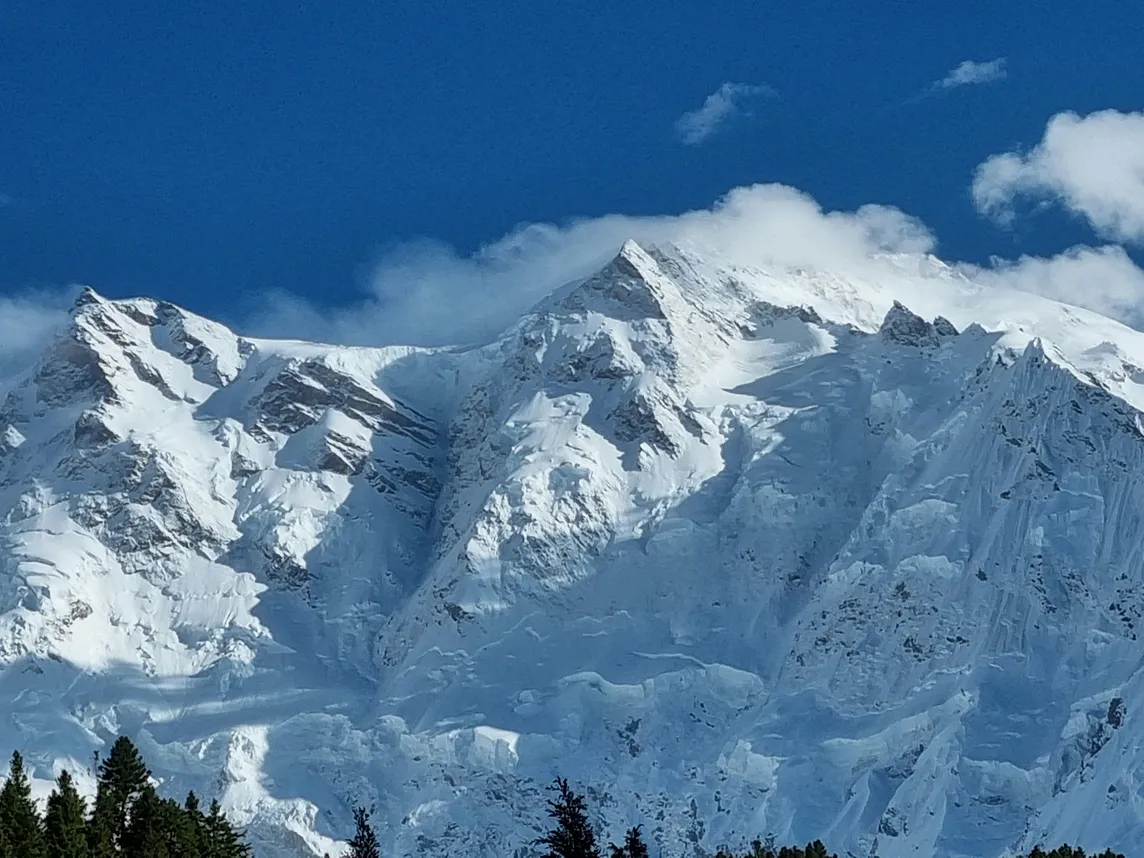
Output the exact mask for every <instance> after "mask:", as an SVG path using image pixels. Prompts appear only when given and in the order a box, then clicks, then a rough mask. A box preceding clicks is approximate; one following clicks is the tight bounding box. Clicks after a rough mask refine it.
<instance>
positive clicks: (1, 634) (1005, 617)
mask: <svg viewBox="0 0 1144 858" xmlns="http://www.w3.org/2000/svg"><path fill="white" fill-rule="evenodd" d="M898 301H901V303H898ZM907 307H908V308H907ZM2 391H3V396H4V400H3V404H2V405H0V563H2V564H3V567H2V570H0V666H2V668H3V672H2V673H0V699H5V700H10V701H12V702H11V703H10V704H7V705H6V707H5V708H3V709H2V710H0V714H2V715H3V718H2V719H0V744H2V745H3V746H5V747H7V746H19V747H21V748H23V749H24V750H25V752H26V756H27V757H28V758H29V762H30V763H31V765H32V766H33V767H34V775H35V776H36V778H37V781H36V783H37V787H38V788H39V789H40V790H41V792H43V791H46V790H47V788H48V781H49V780H50V779H51V778H52V777H53V775H54V772H55V771H57V770H58V769H59V768H60V767H63V766H69V767H72V768H74V769H78V770H79V773H80V774H81V776H82V777H81V780H83V778H85V777H86V778H88V779H89V778H90V773H88V771H87V770H88V767H89V766H90V764H91V755H92V752H93V751H95V750H100V749H103V748H104V747H105V746H106V744H107V742H108V740H109V739H111V738H113V737H114V736H115V735H116V734H117V733H120V732H124V733H127V734H128V735H130V736H132V737H134V738H135V739H136V740H137V741H138V743H139V744H140V746H141V747H142V749H143V751H144V753H145V755H146V756H147V758H148V759H149V760H150V761H151V762H152V764H153V767H154V769H155V772H156V775H157V776H158V777H160V778H161V779H162V780H163V781H164V785H165V789H169V790H171V791H174V792H182V791H185V790H186V789H190V788H194V789H195V790H197V791H199V792H200V793H202V794H205V795H208V796H218V797H219V798H220V800H221V801H222V802H223V804H224V806H226V807H227V808H228V809H229V810H230V811H231V812H232V813H233V814H234V815H235V816H236V817H237V818H238V819H239V821H240V822H242V823H244V824H247V825H249V827H250V832H251V835H252V837H253V838H254V839H255V840H256V842H257V846H258V850H259V854H260V855H263V856H287V855H291V856H294V855H298V856H301V855H310V854H321V853H322V852H323V851H325V850H332V849H335V848H336V843H335V841H336V840H337V839H340V838H344V837H346V836H347V835H348V833H349V828H350V816H349V809H350V807H351V806H352V805H354V804H356V803H364V804H367V805H368V804H373V805H376V808H377V816H376V819H377V821H378V822H379V825H380V828H381V832H380V833H381V835H382V839H383V842H384V843H385V845H386V854H401V855H404V854H413V853H417V854H428V855H434V854H442V855H443V854H445V853H446V852H450V853H457V852H461V853H464V854H471V855H489V856H491V855H494V854H495V855H501V854H505V853H507V852H516V851H517V850H524V849H525V847H526V846H527V843H528V841H529V840H531V839H532V838H533V837H535V833H536V831H538V830H539V826H540V825H542V824H543V819H542V798H543V794H544V793H543V790H544V787H545V785H546V784H547V783H548V782H549V781H550V780H551V778H552V777H553V776H554V775H555V774H557V773H559V774H563V775H565V776H567V777H569V778H570V779H572V780H573V781H574V782H576V783H577V784H579V785H580V786H581V787H582V788H584V789H585V790H586V791H587V792H588V793H589V794H590V796H591V798H592V803H593V807H594V808H595V809H596V812H597V813H598V815H599V819H598V821H599V823H600V826H601V829H602V831H603V832H604V833H606V834H608V835H611V836H613V837H618V835H619V833H620V830H621V829H622V828H624V827H626V826H628V825H630V824H634V823H636V822H644V823H645V830H646V831H647V833H648V834H649V836H650V837H651V839H652V840H654V841H655V842H656V843H657V844H658V848H659V850H660V851H661V852H662V854H663V855H665V856H672V858H674V856H683V855H700V854H703V853H705V852H712V851H714V849H715V848H716V847H717V846H719V845H723V844H728V845H742V844H744V843H746V842H747V841H749V840H750V839H751V838H753V837H755V836H760V835H761V836H766V835H773V836H774V837H775V838H776V839H777V840H778V841H795V840H797V841H806V840H808V839H813V838H815V837H822V838H823V839H825V840H826V841H827V842H828V843H829V845H830V846H831V848H833V849H836V850H839V851H840V852H841V851H843V850H847V851H850V852H852V853H853V854H855V855H878V856H884V858H894V856H906V855H910V856H913V855H918V854H922V855H939V856H962V855H964V856H993V855H1002V854H1004V853H1005V852H1006V850H1013V849H1019V848H1026V847H1028V846H1031V845H1032V844H1034V843H1036V842H1045V843H1050V842H1053V843H1055V842H1058V841H1062V840H1069V841H1071V842H1079V843H1080V844H1081V845H1083V846H1085V847H1088V848H1097V847H1099V848H1101V849H1103V848H1104V847H1105V846H1111V847H1113V848H1119V849H1123V850H1129V849H1131V848H1132V847H1134V846H1135V844H1136V843H1138V842H1139V840H1140V839H1141V837H1142V836H1144V748H1142V747H1141V745H1142V742H1141V740H1140V739H1139V738H1138V733H1139V731H1138V730H1134V729H1133V725H1134V722H1135V719H1136V718H1137V717H1138V715H1137V713H1139V712H1140V711H1142V707H1144V673H1142V672H1141V669H1140V668H1141V658H1142V656H1144V642H1141V641H1140V640H1138V635H1139V634H1140V632H1141V631H1142V629H1144V626H1142V611H1144V590H1142V588H1141V577H1142V576H1144V565H1142V563H1144V561H1142V557H1141V545H1142V542H1141V531H1142V524H1144V523H1142V520H1141V511H1142V509H1144V488H1141V486H1144V480H1142V479H1141V476H1142V471H1144V439H1142V437H1141V435H1142V423H1141V416H1140V409H1144V334H1141V333H1139V332H1137V331H1134V330H1131V329H1128V328H1125V327H1123V326H1121V325H1119V324H1117V323H1115V322H1112V321H1110V320H1108V319H1105V318H1102V317H1100V316H1096V315H1094V314H1092V313H1089V312H1086V311H1083V310H1080V309H1077V308H1073V307H1068V306H1065V305H1062V304H1058V303H1054V302H1051V301H1048V300H1045V299H1041V298H1038V297H1036V296H1032V295H1026V294H1019V293H1007V292H1003V291H1000V290H996V289H994V290H986V289H982V288H979V287H976V286H974V285H973V284H972V283H970V282H968V281H966V280H965V279H964V278H962V277H960V276H959V275H958V274H957V273H955V272H954V271H952V270H950V269H948V268H947V267H945V266H944V265H942V263H940V262H939V261H937V260H935V259H932V258H922V257H893V258H884V259H881V260H878V261H877V264H876V265H875V266H873V267H872V268H871V273H870V274H869V276H868V277H866V278H856V277H853V276H851V277H847V278H841V277H837V276H833V275H831V274H830V273H828V272H812V271H800V270H781V269H774V270H765V271H764V270H745V269H739V268H734V267H732V266H730V265H727V264H725V263H722V262H720V261H719V260H717V259H714V258H713V257H712V256H710V255H709V254H706V253H704V252H702V251H699V250H697V249H696V248H690V247H683V246H673V247H669V248H662V249H658V250H648V249H644V248H640V247H639V246H637V245H635V244H633V243H630V242H629V243H628V244H627V245H625V246H624V248H623V249H622V251H621V252H620V254H619V255H618V256H617V258H616V259H615V260H614V261H613V262H612V263H610V264H609V265H608V266H607V267H606V268H604V269H603V270H602V271H600V272H599V273H598V274H596V275H594V276H593V277H590V278H588V279H587V280H585V281H583V282H581V283H576V284H573V285H571V286H569V287H568V288H566V289H564V290H562V291H561V292H559V293H557V294H554V295H552V296H550V297H549V298H548V299H546V300H545V301H544V302H542V303H541V304H540V305H539V306H537V307H536V308H535V309H534V310H533V311H532V312H531V313H529V314H528V315H527V316H525V317H524V318H522V319H521V320H520V321H519V322H518V323H517V324H516V325H514V326H513V327H512V328H511V329H510V330H508V331H506V332H505V333H504V334H503V335H502V336H501V337H500V338H498V339H497V340H496V341H495V342H493V343H491V344H489V345H487V346H485V347H482V348H479V349H468V350H460V349H454V350H450V349H439V350H423V349H409V348H388V349H351V348H340V347H332V346H321V345H314V344H307V343H293V342H271V341H260V340H250V339H245V338H242V337H239V336H237V335H235V334H234V333H232V332H230V331H229V330H227V329H225V328H223V327H222V326H219V325H217V324H214V323H212V322H209V321H207V320H204V319H201V318H198V317H195V316H193V315H191V314H189V313H186V312H184V311H182V310H180V309H178V308H176V307H173V306H171V305H168V304H164V303H161V302H155V301H150V300H144V299H139V300H133V301H108V300H105V299H102V298H100V297H99V296H97V295H95V294H93V293H90V292H89V293H85V294H84V296H83V297H82V298H81V299H80V300H79V301H78V302H77V305H76V308H75V310H74V313H73V321H72V324H71V326H70V328H69V330H68V331H67V332H65V333H64V334H63V335H62V336H61V337H60V338H59V339H58V340H57V341H55V342H54V343H52V344H50V345H49V346H48V347H47V348H46V349H45V352H44V355H43V357H42V359H41V360H40V361H39V363H38V364H37V365H36V366H35V367H34V368H32V369H30V370H29V371H28V372H27V373H25V374H24V375H22V376H20V377H17V378H12V379H8V380H6V381H5V382H4V385H3V388H2ZM520 854H524V852H523V851H522V852H521V853H520Z"/></svg>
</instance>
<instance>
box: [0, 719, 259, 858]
mask: <svg viewBox="0 0 1144 858" xmlns="http://www.w3.org/2000/svg"><path fill="white" fill-rule="evenodd" d="M98 773H99V782H98V785H97V788H96V798H95V803H94V806H93V808H92V813H91V816H90V817H87V816H86V808H85V802H84V800H83V798H82V797H81V796H80V794H79V792H78V791H77V790H76V788H75V783H74V781H73V780H72V776H71V774H70V773H69V772H66V771H65V772H61V773H60V776H59V777H58V778H57V779H56V787H55V789H54V790H53V791H52V794H51V795H50V796H48V801H47V806H46V812H45V814H44V818H43V819H42V820H41V818H40V816H39V814H38V813H37V810H36V806H35V804H34V803H33V802H32V798H31V789H30V785H29V783H28V777H27V775H26V774H25V772H24V761H23V758H22V757H21V756H20V755H19V754H18V753H17V754H13V755H12V766H11V769H10V771H9V773H8V778H7V780H6V781H5V783H4V786H3V788H0V858H250V855H251V850H250V846H249V845H247V844H246V842H245V839H244V835H243V833H242V832H241V831H239V830H238V829H236V828H235V827H234V826H233V825H232V824H231V823H230V820H228V819H227V818H226V816H225V814H223V812H222V808H221V807H219V804H218V802H217V801H216V802H212V803H211V807H210V811H209V812H208V813H203V812H202V810H201V809H200V807H199V800H198V798H196V797H195V794H194V793H191V794H189V795H188V796H187V798H186V801H185V803H184V804H182V805H180V804H179V803H178V802H176V801H172V800H171V799H169V798H164V797H163V796H160V795H159V793H158V792H157V791H156V790H155V788H154V786H153V785H152V784H151V782H150V781H151V773H150V772H149V771H148V770H147V766H146V764H145V763H144V762H143V758H142V757H141V756H140V755H139V752H138V750H136V748H135V746H134V745H132V744H131V742H130V741H128V740H127V739H125V738H120V739H119V740H118V741H117V742H116V743H115V745H114V746H113V747H112V749H111V752H110V754H109V755H108V757H107V759H105V760H104V761H103V762H102V763H100V764H99V766H98Z"/></svg>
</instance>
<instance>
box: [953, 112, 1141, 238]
mask: <svg viewBox="0 0 1144 858" xmlns="http://www.w3.org/2000/svg"><path fill="white" fill-rule="evenodd" d="M973 199H974V202H975V203H976V205H977V208H978V210H979V211H981V212H982V213H983V214H986V215H988V216H989V217H992V218H994V219H995V220H997V221H998V222H1000V223H1008V222H1010V221H1011V220H1012V219H1013V217H1014V215H1015V205H1016V203H1017V202H1018V201H1020V200H1022V199H1032V200H1038V199H1040V200H1050V201H1054V202H1057V203H1059V204H1061V205H1063V206H1064V207H1065V208H1066V209H1068V210H1069V211H1071V212H1073V213H1074V214H1077V215H1079V216H1080V217H1083V218H1084V219H1086V220H1087V221H1088V222H1089V224H1090V225H1091V226H1092V228H1093V229H1094V230H1095V231H1096V233H1097V234H1098V235H1100V236H1101V237H1103V238H1108V239H1112V240H1115V241H1129V242H1135V243H1144V113H1121V112H1119V111H1116V110H1102V111H1099V112H1097V113H1090V114H1089V115H1088V116H1079V115H1077V114H1076V113H1072V112H1067V113H1058V114H1057V115H1056V116H1054V117H1053V118H1052V119H1050V120H1049V123H1048V125H1047V126H1046V128H1045V133H1044V136H1043V137H1042V138H1041V142H1040V143H1038V144H1037V145H1036V146H1034V147H1033V148H1032V149H1031V150H1029V151H1027V152H1006V153H1004V154H1000V155H994V156H993V157H991V158H989V159H988V160H987V161H985V162H984V163H983V164H981V166H979V167H978V168H977V173H976V175H975V176H974V179H973Z"/></svg>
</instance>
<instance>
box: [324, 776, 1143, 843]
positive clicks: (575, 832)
mask: <svg viewBox="0 0 1144 858" xmlns="http://www.w3.org/2000/svg"><path fill="white" fill-rule="evenodd" d="M550 789H551V790H553V791H554V792H556V798H554V799H551V800H549V802H548V816H549V817H550V818H551V819H552V820H553V821H554V822H555V825H554V826H553V828H552V830H551V831H549V832H548V833H547V834H546V835H544V837H541V838H540V839H538V840H535V841H533V845H534V846H545V847H547V851H546V852H545V854H544V858H598V856H599V854H600V853H599V850H598V849H597V848H596V836H595V833H594V832H593V830H592V826H591V825H590V823H589V821H588V805H587V802H586V801H585V799H584V796H582V795H579V794H577V793H576V792H574V791H573V790H572V789H571V788H570V787H569V786H568V781H566V780H564V779H563V778H557V779H556V782H555V783H554V784H553V785H552V786H551V787H550ZM641 828H642V826H639V825H637V826H635V827H634V828H630V829H628V832H627V834H626V835H625V837H624V845H623V846H617V845H616V844H614V843H612V844H611V845H610V846H611V848H610V852H609V855H610V858H649V850H648V847H647V844H645V843H644V841H643V835H642V832H641ZM681 851H687V850H681ZM326 858H329V856H326ZM715 858H838V856H837V854H835V853H833V852H830V851H829V850H828V849H827V848H826V846H825V844H823V842H822V841H821V840H815V841H814V842H813V843H808V844H806V846H782V847H779V848H777V849H776V848H775V846H774V843H773V842H772V841H771V840H770V839H768V840H767V842H765V843H764V842H763V841H762V840H754V841H752V842H751V848H750V849H748V850H746V851H744V852H736V851H735V850H733V849H726V848H723V849H720V850H718V851H717V852H716V853H715ZM1023 858H1125V856H1124V855H1123V854H1121V853H1118V852H1113V851H1112V850H1111V849H1106V850H1105V851H1104V852H1102V853H1100V854H1099V855H1095V854H1094V855H1086V854H1085V852H1084V850H1083V849H1078V848H1075V847H1071V846H1069V845H1068V844H1065V845H1064V846H1059V847H1057V848H1056V849H1054V850H1053V851H1052V852H1046V851H1044V850H1043V849H1042V848H1041V847H1040V846H1038V847H1036V848H1035V849H1033V850H1032V851H1031V852H1030V853H1029V854H1028V855H1027V856H1024V857H1023Z"/></svg>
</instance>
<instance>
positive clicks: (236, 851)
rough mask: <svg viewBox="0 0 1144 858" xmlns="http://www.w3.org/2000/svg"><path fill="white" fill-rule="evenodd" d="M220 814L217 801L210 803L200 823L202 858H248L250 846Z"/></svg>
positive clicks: (222, 814) (220, 809) (223, 815)
mask: <svg viewBox="0 0 1144 858" xmlns="http://www.w3.org/2000/svg"><path fill="white" fill-rule="evenodd" d="M242 837H243V836H242V833H241V832H239V831H238V830H237V829H235V827H234V826H233V825H231V823H230V820H229V819H227V818H226V815H225V814H224V813H223V812H222V808H221V807H220V806H219V803H218V800H217V799H216V800H214V801H212V802H211V806H210V810H209V811H208V812H207V814H206V817H205V818H204V819H203V822H202V844H203V846H202V852H201V855H202V858H248V856H249V855H250V854H251V851H250V846H248V845H247V844H246V843H245V842H244V841H243V839H242Z"/></svg>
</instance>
